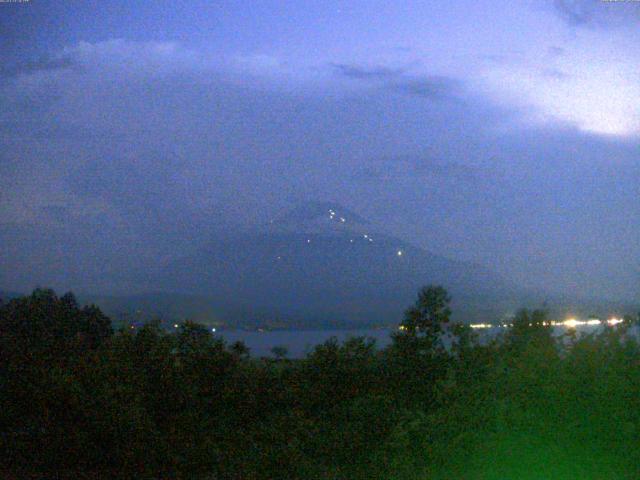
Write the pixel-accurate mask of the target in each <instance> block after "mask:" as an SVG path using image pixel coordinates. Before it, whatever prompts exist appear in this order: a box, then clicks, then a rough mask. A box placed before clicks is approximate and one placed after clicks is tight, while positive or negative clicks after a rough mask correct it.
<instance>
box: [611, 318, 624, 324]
mask: <svg viewBox="0 0 640 480" xmlns="http://www.w3.org/2000/svg"><path fill="white" fill-rule="evenodd" d="M622 322H623V320H622V319H621V318H615V317H613V318H610V319H609V320H607V323H608V324H609V325H618V324H619V323H622Z"/></svg>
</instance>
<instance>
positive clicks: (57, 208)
mask: <svg viewBox="0 0 640 480" xmlns="http://www.w3.org/2000/svg"><path fill="white" fill-rule="evenodd" d="M40 213H41V214H42V215H43V216H44V217H45V218H46V219H48V220H52V221H54V222H58V223H64V222H66V221H67V220H69V218H70V217H71V216H72V213H71V209H70V208H69V207H66V206H63V205H47V206H44V207H41V208H40Z"/></svg>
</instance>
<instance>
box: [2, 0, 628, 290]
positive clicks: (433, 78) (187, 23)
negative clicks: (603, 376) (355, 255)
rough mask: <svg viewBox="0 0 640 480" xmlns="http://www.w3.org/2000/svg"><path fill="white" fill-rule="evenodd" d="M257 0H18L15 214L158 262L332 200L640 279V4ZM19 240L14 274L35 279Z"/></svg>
mask: <svg viewBox="0 0 640 480" xmlns="http://www.w3.org/2000/svg"><path fill="white" fill-rule="evenodd" d="M254 3H255V5H249V6H248V3H247V2H240V1H238V2H232V1H218V2H205V1H190V2H176V1H173V2H153V1H149V2H131V1H128V2H120V1H110V2H102V1H100V2H98V1H93V2H90V1H87V2H77V3H76V2H58V1H55V2H53V1H52V2H47V1H37V0H32V1H30V2H26V3H21V4H13V3H11V4H9V3H7V4H0V39H2V42H1V43H0V55H1V58H0V59H1V60H2V64H1V65H2V66H1V67H0V79H1V80H2V82H1V86H0V107H1V108H0V175H1V176H0V224H1V225H3V226H5V228H7V229H8V231H11V229H17V230H20V231H23V230H25V229H27V230H28V229H31V230H34V231H38V232H43V231H44V232H60V231H62V232H65V231H66V232H69V231H73V228H76V227H72V225H89V226H94V227H95V226H99V227H100V228H103V229H105V231H108V232H109V233H108V234H106V236H105V238H104V239H103V243H102V244H101V245H102V247H103V248H104V249H105V250H106V251H108V252H109V254H110V255H113V256H114V257H117V256H121V257H123V258H126V257H127V256H129V255H132V254H136V255H142V256H143V257H144V258H147V257H148V259H149V261H151V260H152V259H153V258H154V257H155V256H158V255H165V254H166V251H167V249H168V248H169V247H167V245H185V244H187V243H189V242H190V241H192V239H194V238H197V237H198V235H199V234H200V233H202V232H203V231H206V232H208V234H211V235H215V232H216V231H217V230H218V229H222V228H228V227H229V226H237V225H240V226H246V225H252V224H255V223H260V222H264V221H266V219H268V218H269V217H270V216H271V215H273V212H279V211H281V210H282V209H286V208H289V207H291V206H294V205H296V204H298V203H300V202H303V201H307V200H329V201H337V202H340V203H343V204H344V205H345V206H347V207H349V208H352V209H354V210H356V211H358V212H360V213H362V214H363V215H364V216H367V217H369V218H371V219H372V220H373V221H375V222H377V223H378V224H379V225H381V228H384V229H387V230H388V231H389V232H391V233H395V234H396V235H398V236H401V237H402V238H404V239H407V240H410V241H412V242H414V243H416V244H418V245H420V246H423V247H425V248H428V249H430V250H432V251H434V252H437V253H440V254H445V255H448V256H451V257H455V258H460V259H464V260H470V261H474V262H477V263H483V264H485V265H488V266H490V267H492V268H494V269H496V270H497V271H499V272H500V273H503V274H505V275H507V276H509V277H512V278H514V279H516V281H518V282H521V283H524V284H529V285H534V286H543V287H547V288H551V289H555V290H566V291H571V292H582V293H587V294H593V295H596V294H603V295H609V296H617V297H625V298H632V297H634V296H635V297H636V298H637V293H638V289H639V283H640V264H639V263H640V262H639V261H638V260H637V259H638V258H640V242H638V240H637V239H638V237H639V234H640V225H639V222H638V218H640V217H639V215H638V214H639V213H640V211H639V210H640V207H639V205H640V203H639V202H638V193H640V192H639V191H638V190H639V188H640V187H639V186H638V185H640V183H639V181H638V180H640V158H639V149H638V147H639V146H640V68H638V67H640V53H639V51H638V49H637V45H638V44H640V28H638V27H640V4H639V3H637V2H600V1H586V0H574V1H570V0H556V1H533V0H531V1H525V0H522V1H514V2H503V1H500V2H497V1H488V0H482V1H474V2H471V1H469V2H440V1H438V2H417V1H416V2H414V1H405V2H387V1H377V0H368V1H351V2H346V1H342V2H340V1H323V2H304V1H300V0H298V1H261V2H254ZM41 234H42V233H41ZM9 239H11V235H9ZM17 239H18V236H17V235H15V236H14V238H13V240H15V241H14V242H13V243H12V247H11V248H10V249H6V250H5V253H4V254H3V253H0V265H4V270H5V273H4V275H3V276H0V281H4V283H7V284H10V285H6V287H8V286H11V285H13V284H15V285H17V286H19V287H21V288H23V287H25V286H27V284H28V283H29V281H30V280H29V278H30V277H29V275H28V274H24V275H21V276H19V278H18V277H17V276H15V275H14V274H13V273H11V272H10V270H11V269H10V268H9V266H10V265H13V264H12V263H11V261H12V260H11V258H9V257H15V256H16V255H17V253H21V254H24V252H19V251H18V250H20V248H21V247H20V243H21V242H19V241H18V240H17ZM12 249H13V250H12ZM141 252H142V253H141ZM145 255H146V256H147V257H145ZM27 270H28V268H27ZM12 275H13V276H12ZM34 275H35V274H34ZM32 277H33V276H32ZM65 287H73V285H68V286H66V285H65Z"/></svg>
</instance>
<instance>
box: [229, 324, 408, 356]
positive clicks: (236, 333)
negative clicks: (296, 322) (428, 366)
mask: <svg viewBox="0 0 640 480" xmlns="http://www.w3.org/2000/svg"><path fill="white" fill-rule="evenodd" d="M394 331H396V330H393V329H375V330H373V329H363V330H276V331H266V332H256V331H244V330H228V331H224V332H222V333H220V334H219V335H218V336H220V337H222V338H224V339H225V340H226V341H227V343H232V342H235V341H237V340H242V341H243V342H244V343H245V344H246V345H247V347H249V349H250V350H251V356H253V357H263V356H273V355H272V353H271V349H272V348H273V347H275V346H284V347H287V349H288V350H289V354H288V357H289V358H301V357H304V356H305V355H306V354H307V353H308V352H310V351H311V350H313V348H314V347H315V346H316V345H319V344H321V343H324V342H326V341H327V340H329V339H330V338H331V337H336V338H337V339H338V340H339V341H340V342H343V341H344V340H347V339H348V338H351V337H369V338H373V339H375V341H376V346H377V347H378V348H384V347H386V346H387V345H389V344H390V343H391V333H392V332H394Z"/></svg>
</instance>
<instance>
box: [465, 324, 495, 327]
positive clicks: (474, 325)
mask: <svg viewBox="0 0 640 480" xmlns="http://www.w3.org/2000/svg"><path fill="white" fill-rule="evenodd" d="M492 326H493V325H491V324H490V323H472V324H471V325H470V327H471V328H491V327H492Z"/></svg>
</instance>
